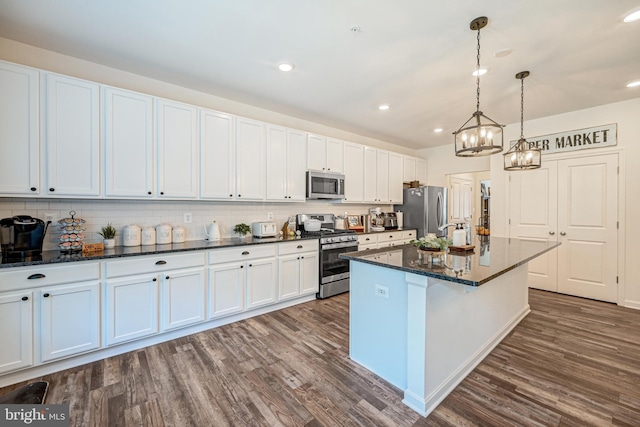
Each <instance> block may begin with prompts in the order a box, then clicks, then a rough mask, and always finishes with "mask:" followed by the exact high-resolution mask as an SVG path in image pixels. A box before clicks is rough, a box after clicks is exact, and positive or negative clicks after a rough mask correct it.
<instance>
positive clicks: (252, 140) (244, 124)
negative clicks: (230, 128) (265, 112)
mask: <svg viewBox="0 0 640 427" xmlns="http://www.w3.org/2000/svg"><path fill="white" fill-rule="evenodd" d="M264 151H265V140H264V125H263V123H262V122H259V121H256V120H250V119H245V118H238V119H237V125H236V168H237V173H236V197H237V198H238V200H264V193H265V189H264V183H265V167H264V165H265V155H264Z"/></svg>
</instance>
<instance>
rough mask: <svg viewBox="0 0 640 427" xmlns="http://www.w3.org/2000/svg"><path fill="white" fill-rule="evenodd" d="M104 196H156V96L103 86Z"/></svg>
mask: <svg viewBox="0 0 640 427" xmlns="http://www.w3.org/2000/svg"><path fill="white" fill-rule="evenodd" d="M102 94H103V100H104V152H105V156H104V157H105V196H107V197H136V198H150V197H152V196H153V191H154V185H153V164H154V154H153V98H151V97H150V96H147V95H143V94H140V93H135V92H129V91H126V90H121V89H116V88H112V87H106V88H104V90H103V92H102Z"/></svg>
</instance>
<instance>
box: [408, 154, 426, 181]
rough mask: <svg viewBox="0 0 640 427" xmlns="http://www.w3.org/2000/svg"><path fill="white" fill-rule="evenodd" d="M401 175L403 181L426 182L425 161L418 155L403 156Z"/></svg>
mask: <svg viewBox="0 0 640 427" xmlns="http://www.w3.org/2000/svg"><path fill="white" fill-rule="evenodd" d="M403 163H404V165H403V177H402V180H403V181H404V182H411V181H419V182H420V184H422V185H426V184H427V161H426V160H425V159H421V158H419V157H411V156H404V162H403Z"/></svg>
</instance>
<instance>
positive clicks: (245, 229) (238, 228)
mask: <svg viewBox="0 0 640 427" xmlns="http://www.w3.org/2000/svg"><path fill="white" fill-rule="evenodd" d="M233 232H234V233H236V235H237V236H238V237H240V238H241V239H242V238H244V237H245V236H246V235H247V234H248V233H250V232H251V227H249V226H248V225H247V224H244V223H242V222H241V223H240V224H236V225H235V226H234V227H233Z"/></svg>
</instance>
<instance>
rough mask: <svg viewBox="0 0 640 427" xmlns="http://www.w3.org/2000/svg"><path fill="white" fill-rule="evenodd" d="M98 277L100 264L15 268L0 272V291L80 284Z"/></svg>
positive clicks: (78, 263) (75, 263) (66, 264)
mask: <svg viewBox="0 0 640 427" xmlns="http://www.w3.org/2000/svg"><path fill="white" fill-rule="evenodd" d="M99 277H100V264H99V263H97V262H74V263H63V264H59V265H56V266H46V267H29V268H21V267H16V268H11V269H6V271H2V272H0V291H8V290H12V289H26V288H34V287H40V286H49V285H57V284H60V283H71V282H81V281H85V280H93V279H98V278H99Z"/></svg>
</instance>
